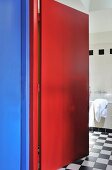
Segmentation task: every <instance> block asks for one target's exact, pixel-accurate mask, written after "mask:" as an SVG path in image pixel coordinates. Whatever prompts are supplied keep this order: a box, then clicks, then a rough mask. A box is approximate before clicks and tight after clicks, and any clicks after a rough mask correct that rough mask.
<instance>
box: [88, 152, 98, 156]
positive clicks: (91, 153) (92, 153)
mask: <svg viewBox="0 0 112 170" xmlns="http://www.w3.org/2000/svg"><path fill="white" fill-rule="evenodd" d="M89 156H93V157H98V156H99V153H94V152H90V154H89Z"/></svg>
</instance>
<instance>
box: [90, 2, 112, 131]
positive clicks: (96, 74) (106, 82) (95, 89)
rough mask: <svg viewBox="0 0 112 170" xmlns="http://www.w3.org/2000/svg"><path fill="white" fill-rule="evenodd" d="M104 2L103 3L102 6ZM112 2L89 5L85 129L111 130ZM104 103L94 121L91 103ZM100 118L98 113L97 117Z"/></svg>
mask: <svg viewBox="0 0 112 170" xmlns="http://www.w3.org/2000/svg"><path fill="white" fill-rule="evenodd" d="M104 2H105V3H104ZM111 16H112V2H110V1H107V2H106V1H103V2H101V1H97V3H95V2H94V3H91V11H90V13H89V127H90V129H91V130H94V129H95V128H96V129H97V130H103V131H105V132H106V131H108V130H109V129H110V130H111V129H112V22H111ZM96 99H105V100H106V101H107V103H108V104H107V107H106V111H107V113H106V115H105V117H103V116H101V119H100V120H99V121H97V120H96V118H95V115H94V113H91V111H90V109H91V107H92V105H93V101H94V100H96ZM99 114H100V113H99Z"/></svg>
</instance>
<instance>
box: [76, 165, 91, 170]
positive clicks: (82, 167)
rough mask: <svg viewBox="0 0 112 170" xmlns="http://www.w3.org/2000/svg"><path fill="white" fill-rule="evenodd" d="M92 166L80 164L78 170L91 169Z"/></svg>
mask: <svg viewBox="0 0 112 170" xmlns="http://www.w3.org/2000/svg"><path fill="white" fill-rule="evenodd" d="M92 169H93V168H91V167H87V166H81V167H80V168H79V170H92Z"/></svg>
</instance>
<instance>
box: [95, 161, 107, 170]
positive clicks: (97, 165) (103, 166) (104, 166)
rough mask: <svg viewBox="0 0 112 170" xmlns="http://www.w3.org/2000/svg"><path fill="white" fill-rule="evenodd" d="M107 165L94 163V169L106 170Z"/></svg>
mask: <svg viewBox="0 0 112 170" xmlns="http://www.w3.org/2000/svg"><path fill="white" fill-rule="evenodd" d="M106 167H107V165H106V164H101V163H98V162H96V163H95V165H94V168H97V169H102V170H106Z"/></svg>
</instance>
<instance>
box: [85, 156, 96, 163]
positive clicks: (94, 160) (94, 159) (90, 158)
mask: <svg viewBox="0 0 112 170" xmlns="http://www.w3.org/2000/svg"><path fill="white" fill-rule="evenodd" d="M85 160H87V161H91V162H96V160H97V157H93V156H87V158H86V159H85Z"/></svg>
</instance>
